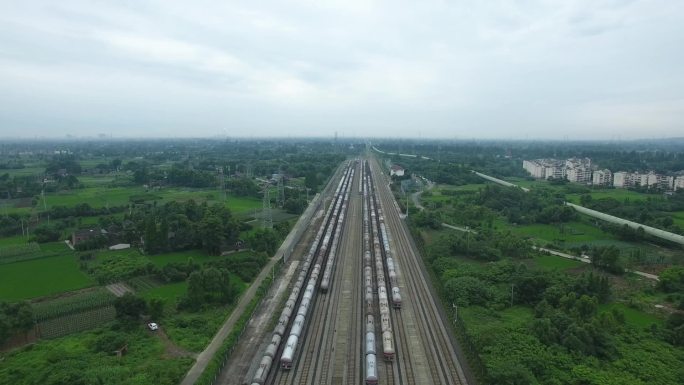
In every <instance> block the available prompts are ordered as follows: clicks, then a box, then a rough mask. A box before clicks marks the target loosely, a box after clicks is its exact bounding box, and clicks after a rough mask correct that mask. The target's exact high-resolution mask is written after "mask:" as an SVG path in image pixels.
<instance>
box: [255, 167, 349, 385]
mask: <svg viewBox="0 0 684 385" xmlns="http://www.w3.org/2000/svg"><path fill="white" fill-rule="evenodd" d="M351 175H353V169H352V167H351V165H350V164H347V169H346V171H345V173H344V175H343V177H342V178H341V180H340V182H339V183H338V185H337V188H336V189H335V193H334V194H333V204H332V205H330V207H329V208H328V210H327V211H326V214H325V216H324V219H323V224H322V225H321V227H320V228H319V229H318V231H317V233H316V235H315V237H314V241H313V242H312V244H311V247H310V248H309V250H308V252H307V254H306V256H305V257H304V261H303V263H302V265H301V267H300V271H299V275H298V276H297V280H296V281H295V284H294V287H293V288H292V291H291V292H290V296H289V297H288V299H287V301H286V302H285V307H284V308H283V310H282V311H281V314H280V318H279V319H278V324H277V325H276V326H275V328H274V331H273V335H272V337H271V342H270V343H269V345H268V346H267V347H266V351H265V352H264V355H263V356H262V358H261V361H260V363H259V367H258V368H257V370H256V372H255V373H254V377H253V378H252V384H253V385H254V384H259V385H261V384H263V383H264V382H265V381H266V378H267V376H268V374H269V371H270V369H271V366H272V365H273V361H274V360H275V358H276V355H277V353H278V349H279V348H280V346H281V344H282V343H283V342H284V339H285V337H287V341H286V342H285V347H284V351H287V350H288V349H290V350H292V352H294V350H295V349H296V346H297V341H298V338H299V337H300V336H301V335H302V333H303V330H304V327H305V322H306V313H307V312H308V309H309V307H310V306H312V298H313V294H314V290H315V283H316V280H317V279H318V276H319V274H320V270H321V265H320V263H319V264H314V261H315V257H317V256H318V255H320V252H319V253H317V251H320V250H321V249H323V248H324V247H327V244H325V242H328V241H329V239H327V241H326V239H325V237H324V234H326V230H327V229H328V228H332V226H331V223H332V222H334V221H335V220H336V218H337V217H338V216H339V210H340V207H341V203H342V201H343V200H344V196H345V194H348V191H347V186H348V181H349V180H350V176H351ZM312 265H313V268H312ZM307 277H309V279H308V281H307ZM305 283H306V284H305ZM298 303H299V306H297V304H298ZM295 309H297V311H296V312H295ZM292 318H294V321H293V323H292V329H291V331H290V334H289V335H286V330H287V327H288V324H289V322H290V320H291V319H292Z"/></svg>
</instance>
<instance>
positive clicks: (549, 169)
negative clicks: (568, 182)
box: [523, 159, 565, 179]
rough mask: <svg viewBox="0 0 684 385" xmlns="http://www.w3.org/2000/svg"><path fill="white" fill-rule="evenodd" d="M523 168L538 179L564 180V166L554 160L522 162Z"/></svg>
mask: <svg viewBox="0 0 684 385" xmlns="http://www.w3.org/2000/svg"><path fill="white" fill-rule="evenodd" d="M523 168H524V169H525V170H527V172H529V173H530V175H532V176H533V177H535V178H538V179H550V178H554V179H563V178H565V164H564V162H563V161H559V160H556V159H534V160H524V161H523Z"/></svg>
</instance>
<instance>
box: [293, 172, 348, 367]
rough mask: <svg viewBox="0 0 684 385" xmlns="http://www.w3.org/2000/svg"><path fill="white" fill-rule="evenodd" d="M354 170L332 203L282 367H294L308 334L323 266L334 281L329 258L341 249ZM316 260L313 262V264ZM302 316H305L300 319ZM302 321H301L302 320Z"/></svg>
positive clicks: (342, 182) (346, 176)
mask: <svg viewBox="0 0 684 385" xmlns="http://www.w3.org/2000/svg"><path fill="white" fill-rule="evenodd" d="M353 176H354V169H353V168H352V167H348V169H347V173H346V174H345V177H344V178H343V179H342V181H341V184H340V186H341V187H340V192H339V193H338V194H336V195H337V200H336V202H335V204H334V205H332V207H334V208H333V212H334V215H333V217H332V218H331V219H330V222H329V225H327V226H326V229H325V234H324V236H323V240H322V241H321V245H320V247H319V248H318V250H317V251H316V252H315V253H314V254H315V256H314V258H313V259H312V261H313V262H315V264H314V268H313V270H312V272H311V275H310V277H309V280H308V283H307V287H306V290H305V292H304V296H303V297H302V300H301V303H300V305H299V309H298V310H297V319H295V324H293V326H292V328H291V330H290V334H289V336H288V338H287V343H286V345H285V348H284V349H283V353H282V355H281V356H280V367H281V368H282V369H286V370H287V369H291V368H292V365H293V362H294V355H295V353H296V350H297V345H298V343H299V341H300V340H301V339H303V337H304V330H305V328H306V324H307V318H308V315H309V312H310V310H311V307H313V298H314V291H315V288H316V285H317V284H318V278H319V275H320V276H321V278H322V277H323V276H324V275H325V271H323V272H322V271H321V270H322V266H326V268H325V270H330V271H328V283H327V284H326V290H327V288H328V286H329V283H330V277H331V269H332V266H331V267H330V269H328V267H327V266H328V265H326V264H325V263H326V258H328V260H329V259H330V255H332V258H333V261H334V253H335V252H336V249H337V243H338V241H339V234H340V233H339V231H338V230H337V229H339V228H341V227H342V226H341V225H342V223H343V222H344V211H345V209H346V207H347V202H348V201H349V198H348V197H349V193H350V188H351V181H352V180H353ZM329 253H330V254H329ZM313 262H312V263H313ZM300 317H301V318H300ZM298 322H299V323H298Z"/></svg>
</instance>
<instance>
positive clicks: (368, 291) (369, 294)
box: [366, 286, 373, 304]
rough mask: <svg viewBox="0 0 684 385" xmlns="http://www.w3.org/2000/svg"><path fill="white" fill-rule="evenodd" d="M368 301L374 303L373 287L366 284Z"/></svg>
mask: <svg viewBox="0 0 684 385" xmlns="http://www.w3.org/2000/svg"><path fill="white" fill-rule="evenodd" d="M366 303H371V304H372V303H373V288H372V287H371V286H366Z"/></svg>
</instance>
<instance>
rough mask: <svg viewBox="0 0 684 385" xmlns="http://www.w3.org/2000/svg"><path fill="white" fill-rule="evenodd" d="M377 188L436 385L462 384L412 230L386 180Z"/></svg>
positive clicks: (376, 168) (372, 163) (374, 170)
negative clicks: (397, 208) (416, 249)
mask: <svg viewBox="0 0 684 385" xmlns="http://www.w3.org/2000/svg"><path fill="white" fill-rule="evenodd" d="M371 165H372V166H371V168H372V171H373V174H375V175H382V174H381V173H380V172H379V171H378V169H379V166H378V165H377V163H376V162H375V161H374V160H373V161H371ZM376 187H377V191H378V195H379V197H380V201H381V202H382V207H383V208H385V210H384V214H385V220H386V221H387V222H388V224H389V227H390V230H391V233H392V234H393V238H394V242H393V246H394V247H395V248H396V249H397V253H396V255H397V256H398V257H399V259H400V264H401V266H402V267H403V272H402V275H401V277H402V279H403V280H404V283H405V286H406V287H407V289H408V293H410V295H411V296H412V298H413V300H412V301H411V302H412V303H413V304H414V305H415V307H416V310H417V311H416V314H417V316H418V320H417V321H418V323H419V325H420V327H418V330H420V336H421V339H422V340H423V346H425V347H426V353H427V356H428V360H427V361H428V366H429V372H430V377H431V379H432V383H439V384H462V383H464V380H463V375H462V371H461V370H460V368H459V367H458V365H459V364H458V360H457V358H456V353H455V351H454V350H453V347H452V346H451V340H450V338H449V335H448V332H447V330H446V328H445V327H444V322H443V319H442V317H441V315H440V313H439V311H438V308H437V304H436V303H435V301H434V298H433V295H432V294H433V293H432V292H431V291H430V288H429V284H428V283H427V282H426V279H425V276H426V275H425V274H424V270H423V268H422V267H421V266H420V264H419V261H418V258H419V256H418V255H417V252H416V251H415V250H414V248H413V244H412V242H411V240H410V238H409V235H408V229H407V228H406V227H405V225H404V223H403V222H401V219H400V218H399V215H398V213H397V211H396V209H395V203H394V197H393V196H392V193H391V191H390V190H389V188H388V187H387V185H386V184H385V181H384V180H382V179H380V180H377V183H376ZM401 257H403V258H401ZM405 339H406V336H404V338H402V340H405ZM409 366H410V365H409Z"/></svg>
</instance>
